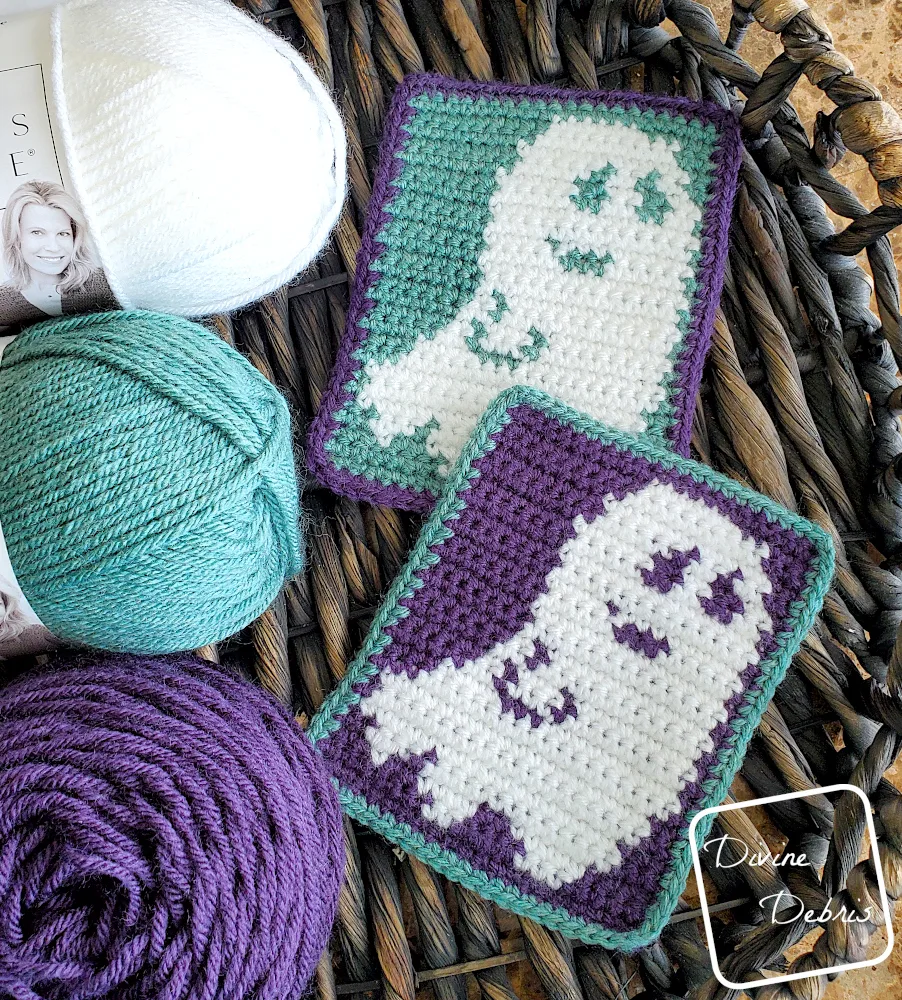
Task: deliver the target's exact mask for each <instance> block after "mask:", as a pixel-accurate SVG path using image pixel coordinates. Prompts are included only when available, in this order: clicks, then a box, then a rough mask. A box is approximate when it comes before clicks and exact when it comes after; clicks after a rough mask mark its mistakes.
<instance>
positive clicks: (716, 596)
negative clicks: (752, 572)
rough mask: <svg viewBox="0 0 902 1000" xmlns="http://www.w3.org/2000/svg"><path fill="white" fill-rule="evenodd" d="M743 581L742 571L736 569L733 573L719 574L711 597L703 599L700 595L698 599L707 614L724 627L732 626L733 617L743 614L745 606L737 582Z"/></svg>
mask: <svg viewBox="0 0 902 1000" xmlns="http://www.w3.org/2000/svg"><path fill="white" fill-rule="evenodd" d="M743 579H745V577H743V575H742V570H741V569H734V570H733V571H732V572H731V573H718V574H717V576H716V577H715V578H714V582H713V583H712V584H711V596H710V597H702V596H701V595H699V598H698V602H699V604H701V606H702V608H703V610H704V612H705V614H706V615H710V616H711V617H712V618H716V619H717V620H718V621H719V622H722V623H723V624H724V625H729V624H730V622H731V621H732V620H733V615H741V614H743V613H744V611H745V604H743V601H742V598H741V597H740V596H739V594H737V593H736V581H737V580H743Z"/></svg>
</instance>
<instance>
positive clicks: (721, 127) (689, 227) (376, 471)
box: [309, 75, 741, 511]
mask: <svg viewBox="0 0 902 1000" xmlns="http://www.w3.org/2000/svg"><path fill="white" fill-rule="evenodd" d="M740 150H741V143H740V138H739V132H738V127H737V124H736V121H735V119H734V117H733V115H732V114H730V112H728V111H726V110H724V109H722V108H719V107H717V106H715V105H712V104H700V103H696V102H692V101H687V100H680V99H670V98H662V97H652V96H644V95H640V94H631V93H612V92H594V93H583V92H580V91H573V90H553V89H551V88H547V87H521V86H511V85H507V84H498V83H491V84H474V83H462V82H459V81H454V80H446V79H444V78H442V77H437V76H422V75H421V76H413V77H408V78H407V79H406V80H405V81H404V83H403V84H402V85H401V86H400V87H399V88H398V90H397V92H396V95H395V99H394V103H393V106H392V109H391V113H390V114H389V117H388V121H387V124H386V129H385V138H384V142H383V149H382V161H381V165H380V168H379V173H378V176H377V179H376V185H375V188H374V191H373V197H372V200H371V202H370V205H371V208H370V215H369V218H368V221H367V226H366V230H365V233H364V238H363V243H362V246H361V250H360V254H359V257H358V263H357V270H356V278H355V284H354V291H353V297H352V302H351V308H350V312H349V315H348V329H347V333H346V336H345V338H344V343H343V345H342V348H341V350H340V354H339V358H338V361H337V364H336V367H335V370H334V373H333V376H332V382H331V386H330V390H329V392H328V393H327V395H326V397H325V398H324V400H323V403H322V406H321V409H320V411H319V413H320V415H319V418H318V419H317V421H316V422H315V424H314V427H313V430H312V436H311V447H310V453H309V461H310V464H311V468H312V470H313V472H314V473H315V474H316V475H317V477H318V478H319V479H320V480H321V481H322V482H324V483H326V484H327V485H329V486H330V487H331V488H332V489H333V490H335V491H336V492H338V493H341V494H345V495H348V496H352V497H356V498H358V499H363V500H369V501H371V502H378V503H384V504H388V505H391V506H396V507H404V508H409V509H413V510H424V511H425V510H430V509H431V508H432V505H433V503H434V501H435V497H436V496H437V495H438V494H439V493H440V492H441V491H442V489H443V481H444V479H445V478H446V476H447V474H448V471H449V469H450V466H451V465H452V464H453V462H454V460H455V459H456V458H457V456H458V455H459V454H460V451H461V449H462V448H463V446H464V444H465V443H466V441H467V440H468V438H469V437H470V435H471V434H472V432H473V430H474V428H475V426H476V423H477V421H478V420H479V418H480V417H481V416H482V414H483V413H484V412H485V410H486V408H487V407H488V405H489V404H490V403H491V401H492V400H493V399H494V398H495V396H496V395H498V393H499V392H501V391H502V390H504V389H506V388H508V387H510V386H513V385H521V384H522V385H532V386H535V387H536V388H540V389H543V390H544V391H546V392H548V393H550V394H551V395H553V396H556V397H557V398H559V399H562V400H563V401H564V402H566V403H569V404H570V405H572V406H575V407H577V408H578V409H580V410H582V411H584V412H586V413H588V414H589V415H591V416H593V417H595V418H597V419H599V420H604V421H605V422H606V423H608V424H610V425H611V426H613V427H617V428H619V429H620V430H625V431H630V432H632V433H637V434H643V435H648V436H650V437H652V438H655V439H657V440H658V441H659V442H660V443H662V444H668V445H669V446H670V447H672V448H674V449H675V450H676V451H678V452H681V453H683V454H688V447H689V435H690V428H691V422H692V414H693V407H694V404H695V396H696V393H697V390H698V384H699V380H700V378H701V370H702V364H703V361H704V356H705V352H706V350H707V347H708V342H709V339H710V332H711V325H712V322H713V315H714V310H715V309H716V306H717V302H718V299H719V296H720V288H721V280H722V272H723V260H724V256H725V254H726V250H727V230H728V226H729V219H730V208H731V205H732V200H733V193H734V188H735V180H736V174H737V169H738V164H739V158H740Z"/></svg>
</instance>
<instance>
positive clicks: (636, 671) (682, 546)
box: [360, 482, 772, 888]
mask: <svg viewBox="0 0 902 1000" xmlns="http://www.w3.org/2000/svg"><path fill="white" fill-rule="evenodd" d="M574 528H575V531H576V535H575V537H574V538H573V539H572V540H570V541H568V542H567V543H566V544H565V545H564V546H563V548H562V550H561V562H560V565H558V566H557V567H555V568H554V569H553V570H552V571H551V572H550V573H549V575H548V577H547V591H546V592H545V593H543V594H541V595H540V596H539V597H537V598H536V600H535V601H534V602H533V604H532V606H531V611H532V615H531V619H532V620H531V621H530V623H529V624H527V625H525V626H524V627H523V628H522V629H521V630H520V631H519V632H518V633H517V634H516V635H515V636H513V638H511V639H510V640H509V641H507V642H504V643H501V644H499V645H497V646H495V647H494V648H493V649H491V650H489V651H488V652H487V653H485V654H484V655H483V656H480V657H478V658H477V659H475V660H472V661H468V662H466V663H464V664H462V665H461V666H460V667H458V668H455V667H454V665H453V663H452V662H451V660H450V659H448V660H445V661H443V662H441V663H440V664H438V666H437V667H436V668H435V669H434V670H432V671H430V672H420V673H418V674H416V675H415V676H414V678H413V679H410V678H409V677H408V676H407V675H406V674H390V673H384V674H383V675H382V677H381V685H380V686H379V687H378V689H377V690H375V691H373V692H372V693H371V694H369V695H368V696H367V697H365V698H363V699H362V700H361V702H360V707H361V710H362V712H363V713H364V715H366V716H367V717H369V718H370V719H372V720H373V721H374V723H375V725H373V726H370V727H368V728H367V739H368V740H369V743H370V747H371V752H372V758H373V761H374V763H376V764H377V765H378V764H382V763H384V762H385V761H386V760H387V759H388V757H389V756H391V755H392V754H399V755H401V756H402V757H405V756H408V755H411V754H427V753H429V752H430V751H432V750H433V749H434V750H435V752H436V758H435V762H434V763H427V764H426V765H425V766H424V767H423V769H422V771H421V772H420V775H419V779H418V780H419V791H420V793H421V794H422V795H424V796H428V797H429V798H428V799H427V801H428V802H430V804H429V805H426V806H424V808H423V815H424V816H425V817H426V818H427V819H430V820H432V821H434V822H436V823H437V824H438V825H439V826H441V827H443V828H447V827H449V826H450V825H451V824H452V823H455V822H458V821H461V820H465V819H467V818H468V817H470V816H473V815H474V814H475V813H476V812H477V810H478V809H479V807H480V805H482V804H483V803H486V804H488V806H489V807H490V808H492V809H494V810H496V811H498V812H500V813H503V814H504V815H505V816H506V817H507V818H508V819H509V820H510V823H511V828H512V832H513V835H514V837H515V838H517V839H520V840H522V842H523V848H524V853H523V854H522V855H518V856H517V857H516V864H517V865H518V867H520V868H521V869H522V870H525V871H527V872H529V873H530V874H531V875H533V876H534V877H535V878H537V879H541V880H543V881H545V882H547V883H548V884H550V885H551V886H552V887H555V888H558V887H560V886H561V885H563V884H564V883H568V882H572V881H574V880H576V879H578V878H580V877H581V876H582V875H583V874H584V873H585V871H586V869H587V868H588V866H589V865H592V864H595V865H596V866H597V868H598V869H599V871H602V872H604V871H606V870H608V869H610V868H611V867H613V866H615V865H617V864H618V863H619V862H620V859H621V855H620V852H619V851H618V848H617V845H618V843H622V844H626V845H627V846H632V845H635V844H636V843H638V841H639V840H640V839H641V838H642V837H645V836H648V834H649V832H650V825H651V819H652V817H655V816H657V817H659V818H660V819H662V820H664V819H666V818H667V817H668V816H670V815H672V814H674V813H676V812H678V811H680V808H681V807H680V802H679V795H680V792H681V791H682V790H683V789H684V787H685V786H686V784H687V782H691V781H694V780H695V779H696V777H697V767H696V765H697V761H698V760H699V758H700V756H701V755H702V754H704V753H705V752H706V751H710V750H712V749H713V742H712V737H711V731H712V729H713V728H714V727H715V726H716V724H717V723H718V722H721V721H725V720H726V718H727V711H726V709H725V703H726V701H727V700H728V699H729V698H730V696H731V695H732V694H733V693H734V692H736V691H738V690H739V689H740V688H741V687H742V681H741V678H740V675H741V673H742V672H743V671H744V670H745V668H746V667H747V666H748V664H749V663H754V662H757V660H758V658H759V657H758V653H757V651H756V644H757V643H758V641H759V639H760V637H761V633H762V631H768V630H770V629H771V627H772V623H771V618H770V615H769V613H768V611H767V610H766V608H765V606H764V603H763V600H762V598H763V596H764V595H766V594H769V593H770V592H771V583H770V580H769V578H768V576H767V574H766V572H765V570H764V567H763V566H762V560H763V559H766V558H767V557H768V556H769V554H770V550H769V547H768V545H767V544H766V543H765V542H756V541H755V540H754V539H753V538H750V537H749V538H743V537H742V533H741V532H740V530H739V529H738V528H737V527H736V526H735V525H734V524H733V523H732V522H731V521H729V520H728V519H727V518H726V517H724V516H723V515H722V514H720V513H718V512H717V511H716V510H713V509H711V508H710V507H708V506H706V505H705V504H704V503H703V502H702V501H699V500H692V499H690V498H689V497H687V496H686V495H685V494H681V493H677V492H676V491H675V490H674V489H673V488H672V487H671V486H669V485H663V484H661V483H658V482H653V483H652V484H650V485H649V486H646V487H645V488H644V489H642V490H640V491H639V492H637V493H633V494H631V495H629V496H627V497H626V498H625V499H624V500H622V501H616V500H614V499H613V498H611V499H610V500H609V502H608V504H607V513H606V514H605V515H604V516H600V517H597V518H595V519H594V520H592V521H591V522H589V523H587V522H586V521H585V520H584V519H583V517H582V516H579V517H577V518H576V520H575V522H574Z"/></svg>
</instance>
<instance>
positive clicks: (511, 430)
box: [310, 388, 833, 948]
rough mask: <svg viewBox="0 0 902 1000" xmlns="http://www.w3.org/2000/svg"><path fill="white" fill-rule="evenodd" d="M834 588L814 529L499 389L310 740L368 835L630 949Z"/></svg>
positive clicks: (530, 396) (661, 910)
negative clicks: (696, 819)
mask: <svg viewBox="0 0 902 1000" xmlns="http://www.w3.org/2000/svg"><path fill="white" fill-rule="evenodd" d="M832 572H833V551H832V547H831V543H830V540H829V538H828V537H827V535H826V534H825V533H824V532H823V531H822V530H821V529H820V528H818V527H816V526H815V525H813V524H811V523H809V522H808V521H805V520H803V519H802V518H800V517H797V516H796V515H794V514H791V513H789V512H788V511H786V510H784V509H783V508H781V507H779V506H777V505H776V504H774V503H772V502H771V501H770V500H768V499H766V498H765V497H762V496H759V495H758V494H756V493H752V492H751V491H749V490H747V489H745V488H744V487H742V486H740V485H738V484H737V483H735V482H733V481H731V480H728V479H726V478H725V477H723V476H721V475H719V474H717V473H715V472H713V471H712V470H710V469H708V468H706V467H705V466H702V465H699V464H698V463H696V462H692V461H690V460H688V459H684V458H681V457H679V456H676V455H674V454H673V453H672V452H669V451H668V450H666V449H663V448H660V447H658V446H655V445H652V444H649V443H648V442H647V441H640V440H638V439H636V438H633V437H630V436H628V435H624V434H622V433H620V432H616V431H611V430H610V429H608V428H606V427H604V426H603V425H601V424H598V423H596V422H595V421H592V420H590V419H589V418H587V417H585V416H583V415H580V414H578V413H576V411H574V410H572V409H570V408H569V407H566V406H564V405H563V404H562V403H559V402H556V401H554V400H552V399H551V398H550V397H549V396H547V395H545V394H544V393H541V392H537V391H536V390H533V389H528V388H515V389H511V390H509V391H507V392H506V393H504V394H503V395H502V396H501V397H499V399H498V400H497V401H496V402H495V403H494V405H493V406H492V407H491V408H490V410H489V412H488V413H487V414H486V416H485V418H484V420H483V421H482V422H481V423H480V425H479V427H478V429H477V431H476V434H475V436H474V437H473V439H472V440H471V441H470V442H469V444H468V445H467V446H466V448H465V450H464V453H463V455H462V457H461V461H460V463H459V465H458V466H457V467H456V469H455V472H454V473H453V475H452V477H451V479H450V481H449V483H448V488H447V491H446V493H445V495H444V496H443V498H442V499H441V500H440V501H439V504H438V505H437V507H436V509H435V511H434V512H433V514H432V516H431V517H430V519H429V521H428V522H427V524H426V526H425V528H424V530H423V533H422V536H421V537H420V539H419V541H418V543H417V545H416V547H415V548H414V551H413V554H412V555H411V558H410V561H409V563H408V565H407V567H406V568H405V570H404V571H403V572H402V573H401V575H400V577H399V579H398V580H397V581H396V582H395V584H394V586H393V587H392V589H391V592H390V593H389V596H388V598H387V600H386V603H385V604H384V606H383V607H382V608H381V609H380V611H379V614H378V615H377V617H376V620H375V622H374V623H373V627H372V630H371V632H370V634H369V636H368V638H367V641H366V643H365V645H364V648H363V650H362V652H361V653H360V655H359V656H358V658H357V660H356V661H355V663H354V664H353V665H352V667H351V669H350V671H349V673H348V675H347V677H346V678H345V680H344V681H343V683H342V684H341V685H340V687H339V688H338V689H337V690H336V692H335V693H334V694H333V695H332V697H331V698H330V699H329V701H328V702H327V703H326V705H325V706H324V708H323V709H322V711H321V712H320V714H319V715H318V716H317V717H316V719H314V721H313V725H312V727H311V730H310V735H311V737H312V738H313V739H314V741H315V742H316V744H317V748H318V750H319V751H320V753H321V754H322V755H323V757H324V759H325V760H326V762H327V764H328V766H329V767H330V768H331V770H332V774H333V776H334V779H335V781H336V782H337V784H338V785H339V789H340V795H341V799H342V803H343V806H344V808H345V810H346V811H347V812H348V813H349V814H350V815H351V816H352V817H354V818H355V819H357V820H359V821H361V822H363V823H365V824H367V825H369V826H371V827H372V828H373V829H375V830H376V831H378V832H379V833H381V834H383V835H384V836H385V837H387V838H388V839H390V840H392V841H395V842H396V843H398V844H400V845H401V846H402V847H403V848H404V849H405V850H407V851H410V852H411V853H413V854H415V855H417V856H418V857H420V858H421V859H422V860H423V861H425V862H426V863H428V864H430V865H432V866H433V867H435V868H436V869H438V870H439V871H441V872H443V873H444V874H445V875H447V876H448V877H449V878H452V879H455V880H456V881H458V882H461V883H463V884H464V885H466V886H468V887H470V888H472V889H474V890H475V891H477V892H479V893H481V894H482V895H484V896H486V897H488V898H489V899H491V900H494V901H495V902H497V903H500V904H501V905H503V906H506V907H508V908H509V909H511V910H514V911H516V912H518V913H521V914H525V915H527V916H529V917H532V918H533V919H535V920H538V921H540V922H541V923H544V924H547V925H548V926H549V927H552V928H555V929H557V930H560V931H563V932H564V933H566V934H570V935H572V936H575V937H578V938H581V939H583V940H585V941H588V942H591V943H596V944H602V945H605V946H607V947H616V948H636V947H640V946H642V945H644V944H646V943H648V942H649V941H651V940H653V939H654V938H655V937H656V936H657V935H658V934H659V933H660V932H661V929H662V928H663V926H664V925H665V924H666V922H667V920H668V918H669V917H670V914H671V913H672V911H673V909H674V907H675V906H676V903H677V899H678V897H679V894H680V892H681V891H682V889H683V886H684V884H685V880H686V877H687V874H688V872H689V870H690V867H691V856H690V847H689V842H688V825H689V822H690V820H691V819H692V817H693V815H694V814H695V812H696V811H698V810H699V809H703V808H706V807H708V806H713V805H717V804H719V803H720V802H721V801H722V800H723V798H724V796H725V794H726V792H727V789H728V788H729V786H730V782H731V781H732V778H733V776H734V774H735V772H736V771H737V769H738V768H739V766H740V763H741V761H742V757H743V755H744V752H745V749H746V746H747V744H748V741H749V739H750V738H751V736H752V733H753V732H754V730H755V727H756V726H757V725H758V722H759V720H760V718H761V715H762V713H763V711H764V709H765V706H766V705H767V702H768V701H769V700H770V698H771V696H772V695H773V692H774V689H775V688H776V686H777V684H778V683H779V682H780V680H781V678H782V677H783V674H784V672H785V670H786V667H787V665H788V663H789V661H790V658H791V656H792V655H793V653H795V651H796V650H797V649H798V648H799V645H800V643H801V641H802V639H803V638H804V636H805V635H806V633H807V632H808V630H809V628H810V627H811V625H812V622H813V620H814V617H815V615H816V614H817V611H818V609H819V607H820V605H821V602H822V600H823V595H824V593H825V591H826V589H827V587H828V585H829V583H830V579H831V576H832ZM702 825H704V824H702ZM708 826H710V821H709V823H708ZM706 832H707V830H706V829H702V831H701V833H702V834H704V833H706Z"/></svg>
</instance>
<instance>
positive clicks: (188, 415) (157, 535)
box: [0, 312, 303, 653]
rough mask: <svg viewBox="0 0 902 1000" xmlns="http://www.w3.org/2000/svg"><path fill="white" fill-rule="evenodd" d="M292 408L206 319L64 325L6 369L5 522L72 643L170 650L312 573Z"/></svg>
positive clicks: (2, 426)
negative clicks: (306, 564)
mask: <svg viewBox="0 0 902 1000" xmlns="http://www.w3.org/2000/svg"><path fill="white" fill-rule="evenodd" d="M299 521H300V510H299V501H298V486H297V480H296V476H295V467H294V455H293V449H292V439H291V427H290V419H289V414H288V408H287V406H286V404H285V401H284V399H283V398H282V396H281V395H280V394H279V393H278V391H277V390H276V389H275V388H274V387H273V386H272V385H271V384H270V383H269V382H268V381H267V380H266V379H265V378H264V377H263V375H261V374H260V373H259V372H258V371H257V370H256V369H255V368H253V366H251V365H250V364H248V362H247V361H245V359H244V358H242V357H241V355H240V354H238V353H237V351H234V350H233V349H232V348H231V347H229V346H228V345H227V344H225V343H224V342H223V341H222V340H220V339H219V338H218V337H217V336H216V335H215V334H213V333H211V332H210V331H209V330H207V329H205V328H204V327H201V326H198V325H197V324H196V323H191V322H189V321H188V320H185V319H179V318H176V317H172V316H165V315H161V314H158V313H150V312H115V313H102V314H98V315H93V316H82V317H72V318H64V319H61V320H52V321H50V322H46V323H41V324H39V325H38V326H35V327H32V328H30V329H28V330H26V331H25V332H24V333H22V334H21V335H20V336H19V337H17V338H16V339H15V340H14V341H13V342H12V344H11V345H10V346H9V347H7V349H6V351H5V352H4V354H3V358H2V364H0V526H2V530H3V534H4V536H5V538H6V543H7V547H8V549H9V555H10V559H11V562H12V566H13V570H14V572H15V574H16V577H17V579H18V581H19V585H20V586H21V588H22V590H23V592H24V593H25V596H26V597H27V598H28V601H29V602H30V604H31V605H32V607H33V608H34V610H35V612H36V613H37V615H38V617H39V618H40V619H41V621H42V622H43V623H44V625H46V626H47V628H48V629H50V631H51V632H53V633H54V634H55V635H57V636H58V637H59V638H61V639H63V640H65V641H67V642H73V643H81V644H85V645H90V646H96V647H99V648H101V649H108V650H114V651H121V652H134V653H166V652H174V651H178V650H186V649H193V648H196V647H199V646H203V645H206V644H207V643H211V642H217V641H219V640H221V639H224V638H225V637H227V636H229V635H231V634H232V633H234V632H237V631H238V630H239V629H241V628H243V627H244V626H245V625H247V624H248V623H249V622H250V621H252V620H253V619H254V618H255V617H256V616H257V615H259V614H260V613H261V612H263V611H264V610H265V609H266V608H267V607H268V606H269V605H270V604H271V602H272V601H273V600H274V599H275V597H276V596H277V595H278V593H279V590H280V588H281V586H282V584H283V583H284V581H285V580H286V579H289V578H291V577H292V576H294V575H296V574H297V573H298V572H299V571H300V570H301V568H302V564H303V555H302V540H301V533H300V527H299Z"/></svg>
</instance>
